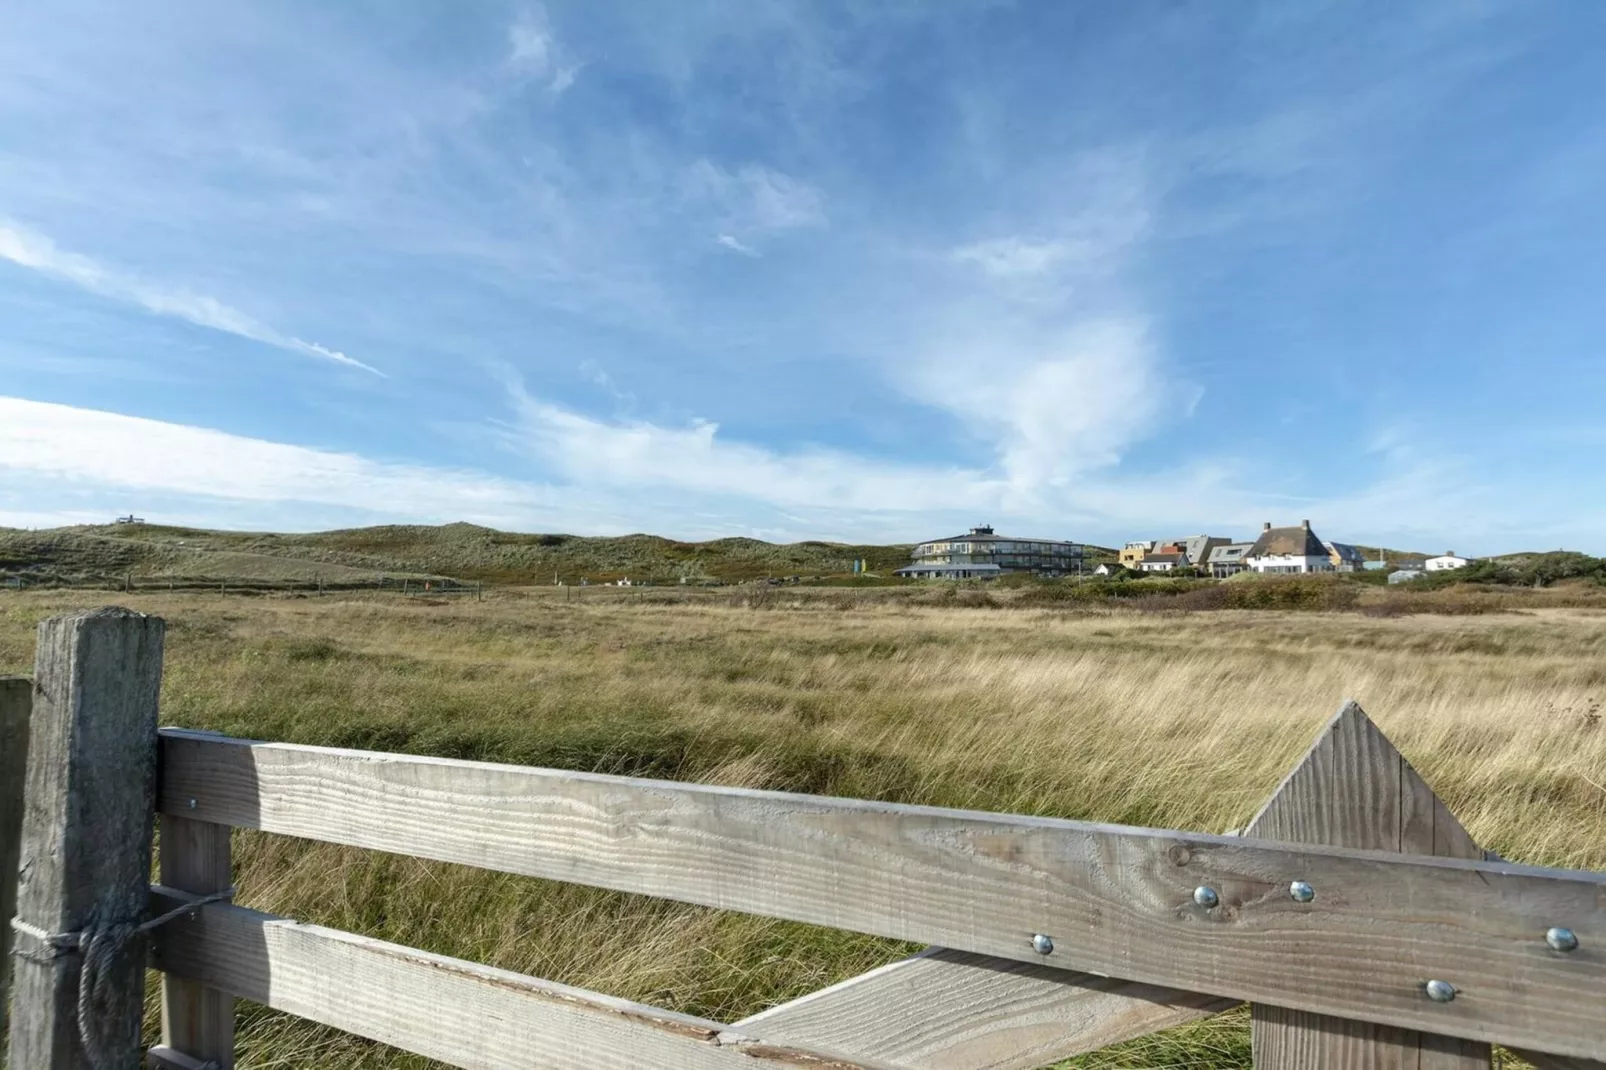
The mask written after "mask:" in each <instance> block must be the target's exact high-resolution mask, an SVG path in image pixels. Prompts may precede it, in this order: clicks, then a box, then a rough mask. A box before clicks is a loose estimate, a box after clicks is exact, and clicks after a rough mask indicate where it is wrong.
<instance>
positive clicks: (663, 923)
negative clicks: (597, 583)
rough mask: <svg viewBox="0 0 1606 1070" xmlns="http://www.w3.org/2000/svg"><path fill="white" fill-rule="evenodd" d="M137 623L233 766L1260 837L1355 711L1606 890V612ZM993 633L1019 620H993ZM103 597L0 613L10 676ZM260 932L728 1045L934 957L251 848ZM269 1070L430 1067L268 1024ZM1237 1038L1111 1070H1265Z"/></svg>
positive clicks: (641, 602)
mask: <svg viewBox="0 0 1606 1070" xmlns="http://www.w3.org/2000/svg"><path fill="white" fill-rule="evenodd" d="M563 597H564V596H563V595H562V594H561V593H558V594H556V595H554V593H553V592H533V593H532V594H531V595H529V596H526V597H507V598H502V599H494V600H488V601H486V602H483V603H458V604H435V605H432V604H426V603H422V602H418V601H404V600H394V601H375V602H359V601H339V600H335V599H329V600H316V599H301V600H265V599H264V600H257V599H225V598H220V597H217V596H176V597H135V598H133V599H132V600H131V602H132V604H133V605H134V606H135V608H139V609H143V610H146V611H149V612H154V613H159V614H161V615H162V616H164V617H166V618H167V619H168V621H169V623H170V633H169V640H168V667H167V674H166V680H165V687H164V695H163V702H164V714H163V715H164V720H165V721H166V722H168V723H172V724H181V725H187V726H192V727H203V728H211V729H217V730H221V731H224V732H227V733H230V734H233V735H239V736H251V737H257V738H268V739H278V740H291V741H299V742H307V743H319V744H332V745H342V746H356V747H369V748H374V749H382V750H395V751H410V752H417V753H429V754H437V755H446V756H454V757H463V758H475V759H487V760H498V761H510V762H520V763H526V764H539V765H551V766H559V767H565V768H576V769H589V770H601V771H607V772H615V773H625V774H640V775H651V776H663V777H672V778H680V779H688V780H699V781H705V782H714V783H724V784H737V785H745V786H752V787H765V788H780V789H788V790H800V791H810V792H820V793H829V794H839V795H852V796H860V797H874V798H882V799H890V800H897V801H904V802H921V803H932V804H938V805H950V806H964V807H973V808H980V809H995V810H1010V811H1018V812H1026V813H1040V814H1054V815H1060V816H1066V817H1075V818H1087V819H1097V820H1102V821H1115V822H1124V823H1135V824H1145V825H1159V826H1168V827H1176V828H1186V829H1202V830H1209V831H1223V830H1226V829H1229V828H1235V827H1238V826H1240V825H1242V824H1243V823H1244V822H1245V821H1246V820H1247V819H1248V817H1249V816H1250V815H1251V814H1252V813H1253V812H1254V811H1255V809H1256V808H1257V807H1258V805H1259V804H1260V802H1261V801H1262V800H1263V799H1264V798H1265V797H1266V795H1267V794H1268V793H1269V792H1270V791H1271V790H1272V789H1273V788H1274V787H1275V786H1276V784H1277V783H1278V781H1279V780H1280V778H1281V777H1282V775H1283V774H1284V773H1285V772H1286V771H1287V770H1288V768H1289V767H1290V766H1291V765H1292V764H1293V763H1294V762H1295V761H1296V760H1297V759H1298V757H1299V755H1300V754H1301V753H1302V752H1303V750H1304V749H1305V748H1306V747H1307V746H1308V745H1309V743H1310V741H1311V739H1312V738H1313V736H1314V734H1315V732H1316V731H1317V729H1318V728H1319V726H1320V725H1321V723H1322V722H1323V721H1324V720H1325V718H1326V717H1328V716H1329V715H1331V713H1332V712H1333V711H1334V710H1336V709H1337V708H1338V705H1339V704H1340V702H1341V701H1342V700H1343V699H1344V698H1347V697H1354V698H1357V699H1359V700H1360V701H1361V702H1362V703H1363V705H1364V706H1365V707H1366V708H1367V710H1368V712H1369V713H1370V714H1371V715H1372V716H1373V717H1374V719H1376V720H1377V721H1378V723H1379V724H1380V725H1381V726H1382V728H1383V729H1384V731H1385V732H1387V733H1388V734H1389V736H1390V737H1391V738H1392V739H1394V741H1395V742H1396V743H1397V744H1398V745H1399V746H1400V748H1401V750H1402V751H1404V753H1405V754H1406V756H1407V757H1408V758H1409V759H1410V760H1411V761H1412V763H1413V764H1415V765H1416V766H1417V768H1418V769H1419V770H1421V772H1422V773H1423V775H1424V776H1426V777H1427V779H1428V780H1429V782H1430V783H1432V784H1433V785H1434V787H1435V788H1436V789H1437V790H1438V791H1439V793H1440V794H1441V795H1442V796H1443V797H1444V798H1445V800H1446V801H1447V802H1448V803H1449V805H1450V806H1451V808H1452V809H1454V810H1455V811H1456V812H1457V813H1458V814H1459V815H1460V816H1461V817H1462V819H1463V821H1464V822H1465V823H1466V825H1467V827H1468V828H1469V830H1470V831H1471V832H1472V834H1473V835H1474V836H1475V837H1477V838H1478V839H1479V840H1480V841H1482V842H1483V843H1484V844H1485V845H1487V846H1489V847H1492V848H1494V849H1495V850H1498V851H1499V852H1500V853H1501V854H1502V855H1505V856H1506V857H1508V858H1512V859H1516V860H1521V861H1530V862H1536V863H1544V864H1550V865H1560V866H1569V867H1582V868H1597V869H1599V868H1606V724H1602V719H1601V711H1602V700H1603V699H1606V614H1601V613H1599V612H1596V611H1591V610H1554V611H1549V610H1547V611H1541V612H1535V613H1529V614H1525V615H1509V614H1493V615H1484V616H1476V617H1437V616H1434V617H1408V618H1398V619H1373V618H1368V617H1362V616H1357V615H1353V614H1345V615H1338V614H1315V613H1298V614H1295V613H1284V614H1278V613H1252V612H1222V613H1191V614H1177V615H1165V614H1160V615H1155V614H1147V613H1142V612H1136V611H1111V610H1100V611H1095V612H1083V613H1081V614H1068V613H1064V612H1059V611H1053V610H1043V609H1028V608H998V607H997V605H996V603H994V604H992V605H990V606H986V605H985V604H984V607H983V608H963V607H961V606H957V605H942V604H937V605H920V604H914V603H912V602H911V601H910V600H907V599H889V600H878V599H875V598H863V597H859V596H848V595H844V594H842V593H836V594H831V595H818V596H810V595H806V594H791V593H788V594H787V595H785V596H784V597H765V598H760V599H758V600H756V603H755V604H756V605H757V606H759V607H760V608H749V607H744V606H742V605H733V604H731V600H730V599H729V597H728V596H717V597H682V596H680V595H679V594H675V595H673V596H667V597H659V596H653V597H651V598H642V597H640V596H639V595H638V596H631V595H627V594H608V593H604V592H592V593H590V594H588V595H587V599H588V600H587V601H584V602H578V603H574V602H566V601H563V600H562V599H563ZM989 602H990V603H991V602H993V600H989ZM82 604H85V603H84V601H83V599H82V597H81V596H80V597H67V596H47V595H26V594H25V595H21V596H11V597H7V598H4V599H0V672H3V671H16V670H22V669H26V667H27V666H28V665H29V663H30V662H31V659H32V627H33V624H34V622H35V621H36V620H38V619H39V618H40V617H43V616H46V615H49V614H52V613H56V612H62V611H64V610H67V609H69V608H73V607H76V606H79V605H82ZM236 842H237V851H236V864H237V868H238V873H239V883H240V887H241V890H242V894H241V900H242V901H243V902H245V903H248V904H250V905H252V906H256V907H260V908H262V909H267V910H272V911H275V912H279V913H283V914H288V915H292V916H295V917H299V918H303V919H306V920H310V921H317V922H320V923H323V924H328V925H334V926H336V927H339V928H344V929H349V930H353V931H358V932H364V933H369V934H372V935H375V936H379V937H382V938H385V939H390V940H395V941H398V942H401V943H405V944H409V945H413V946H418V947H424V948H429V949H431V950H435V951H439V952H443V953H447V954H453V955H460V956H463V957H466V958H472V959H476V960H480V961H485V962H491V963H495V964H497V965H500V966H504V967H508V968H511V969H516V970H521V971H525V972H528V973H533V974H538V975H540V976H545V977H551V978H555V979H557V980H561V981H565V982H568V983H571V984H579V985H584V986H587V987H591V988H595V989H600V990H602V991H606V992H611V993H615V994H618V995H622V996H627V997H630V998H633V999H639V1000H643V1001H647V1002H652V1003H657V1004H661V1005H665V1006H670V1007H674V1008H677V1009H681V1010H686V1011H690V1012H693V1013H699V1014H705V1015H709V1016H711V1017H716V1018H724V1019H727V1020H729V1019H732V1018H735V1017H739V1016H742V1015H744V1014H747V1013H751V1012H753V1011H755V1010H757V1009H759V1008H761V1007H763V1006H765V1005H767V1004H770V1003H774V1002H777V1001H780V1000H784V999H787V998H791V997H793V996H796V995H799V994H801V993H803V992H806V991H809V990H811V989H814V988H818V987H820V986H822V985H824V984H827V983H830V982H832V981H835V980H837V979H840V978H842V977H845V976H849V975H851V974H853V973H857V972H860V971H862V970H864V969H868V968H870V967H872V966H874V965H877V964H879V963H881V962H885V961H888V960H890V959H892V958H895V957H898V956H899V955H900V954H902V953H904V952H905V951H906V950H907V949H905V948H902V947H899V946H897V945H893V944H890V943H888V942H886V941H881V940H875V939H871V938H868V937H862V936H857V935H854V934H847V933H840V932H834V931H829V930H821V929H815V928H811V927H808V926H800V925H793V924H788V923H781V922H773V921H766V920H763V919H757V918H751V917H747V916H743V915H735V914H727V913H722V912H718V911H710V910H704V909H701V908H694V907H688V906H683V905H679V904H673V903H666V902H661V901H656V900H652V899H647V898H642V897H637V896H628V895H621V894H616V893H610V892H604V891H599V890H595V889H587V888H577V887H571V886H565V885H560V884H553V883H549V882H543V881H536V880H530V879H525V878H517V877H510V876H505V875H497V874H486V873H480V872H477V871H473V870H468V869H464V868H461V867H455V866H447V865H440V864H433V863H424V862H419V861H417V860H413V859H406V858H398V857H392V856H384V855H377V854H371V853H366V852H359V851H353V850H346V849H342V848H335V847H329V846H326V845H314V844H308V843H304V842H300V841H295V840H289V839H284V838H278V837H268V836H261V835H254V834H241V835H239V836H238V837H237V841H236ZM240 1048H241V1053H242V1065H243V1066H251V1067H270V1066H272V1067H280V1066H306V1065H312V1064H316V1065H320V1066H329V1067H341V1068H357V1067H378V1066H387V1067H388V1066H395V1067H415V1066H418V1067H421V1066H425V1065H429V1064H426V1063H425V1062H424V1061H422V1060H418V1059H414V1058H412V1057H408V1056H403V1055H401V1054H399V1053H396V1052H394V1051H390V1050H387V1049H384V1048H380V1047H378V1046H374V1045H370V1044H367V1043H365V1042H360V1041H356V1040H353V1039H350V1038H345V1037H341V1036H338V1035H336V1034H333V1033H331V1032H330V1031H327V1030H322V1029H317V1028H314V1027H311V1026H308V1025H306V1024H305V1023H300V1022H293V1021H290V1020H287V1019H284V1018H282V1017H280V1016H277V1015H274V1014H271V1013H268V1012H265V1011H262V1010H260V1009H244V1010H243V1014H242V1024H241V1033H240ZM1247 1058H1248V1053H1247V1040H1246V1030H1245V1028H1244V1020H1243V1017H1242V1016H1241V1015H1238V1016H1235V1017H1228V1018H1226V1019H1224V1020H1223V1019H1217V1020H1216V1021H1214V1022H1212V1023H1210V1024H1208V1025H1204V1026H1196V1027H1193V1028H1190V1029H1185V1030H1180V1031H1177V1032H1174V1033H1172V1034H1167V1035H1164V1036H1161V1037H1159V1038H1156V1039H1154V1040H1151V1041H1147V1042H1142V1043H1138V1044H1135V1045H1128V1046H1126V1047H1124V1048H1122V1049H1119V1050H1116V1051H1113V1052H1110V1053H1105V1054H1102V1055H1100V1056H1097V1057H1090V1058H1088V1059H1085V1060H1083V1061H1081V1062H1080V1063H1078V1065H1085V1066H1101V1067H1114V1066H1192V1067H1236V1066H1247V1065H1248V1062H1247Z"/></svg>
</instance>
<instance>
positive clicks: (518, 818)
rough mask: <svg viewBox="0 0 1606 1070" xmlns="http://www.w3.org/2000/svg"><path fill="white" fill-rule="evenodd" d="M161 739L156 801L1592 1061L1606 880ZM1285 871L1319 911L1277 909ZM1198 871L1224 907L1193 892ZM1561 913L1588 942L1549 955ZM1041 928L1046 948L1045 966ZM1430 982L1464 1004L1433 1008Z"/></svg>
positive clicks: (243, 822)
mask: <svg viewBox="0 0 1606 1070" xmlns="http://www.w3.org/2000/svg"><path fill="white" fill-rule="evenodd" d="M164 755H165V758H164V761H165V770H166V776H165V777H164V787H163V797H162V799H163V801H162V806H163V810H164V812H169V813H179V814H185V813H188V814H190V815H192V816H194V817H196V818H198V819H200V820H207V821H215V822H218V823H222V824H231V825H238V826H245V827H250V828H259V829H263V830H266V831H269V832H277V833H283V834H288V835H296V836H307V837H311V838H314V839H320V840H326V841H330V842H335V843H343V844H349V845H352V846H357V847H367V848H374V849H378V850H385V851H394V852H398V853H402V854H409V855H414V856H418V857H423V858H431V859H437V860H441V861H448V862H457V863H463V864H467V865H473V866H480V867H483V868H488V869H495V870H502V871H505V872H511V873H523V874H528V875H531V876H539V877H547V878H551V879H556V880H564V881H571V882H576V883H581V884H590V885H595V886H600V887H605V888H614V889H618V890H622V891H629V892H640V893H645V894H649V895H657V896H661V897H665V898H671V899H678V900H683V901H686V902H693V903H701V904H705V905H707V906H713V907H722V908H727V909H733V910H742V911H747V912H750V913H755V914H763V915H769V916H773V917H783V918H790V919H793V920H797V921H805V922H812V923H815V924H820V925H828V926H833V927H836V928H842V929H850V930H854V931H859V932H867V933H875V934H877V935H881V936H887V937H892V938H894V939H902V940H910V941H915V942H919V943H922V944H932V945H936V946H939V947H949V948H954V949H956V950H961V951H971V952H975V953H978V954H986V955H995V956H998V957H1002V958H1010V959H1016V960H1019V961H1027V962H1037V963H1042V964H1045V965H1050V966H1055V967H1058V968H1064V969H1075V970H1082V971H1086V972H1089V973H1099V974H1104V975H1107V976H1116V977H1124V978H1128V979H1131V980H1136V981H1142V982H1144V983H1147V984H1156V985H1164V986H1167V987H1171V988H1177V989H1181V990H1184V991H1191V992H1207V993H1212V994H1215V995H1220V996H1223V997H1229V998H1236V999H1253V1000H1257V1001H1261V1002H1275V1003H1277V1004H1278V1005H1283V1006H1293V1007H1296V1008H1299V1009H1303V1010H1311V1011H1316V1012H1319V1013H1322V1014H1331V1015H1337V1016H1341V1017H1351V1018H1362V1019H1366V1020H1369V1021H1379V1022H1382V1023H1384V1024H1389V1025H1397V1026H1401V1027H1407V1028H1427V1029H1429V1030H1431V1031H1433V1032H1439V1033H1445V1034H1451V1035H1459V1036H1464V1037H1468V1038H1470V1039H1475V1040H1500V1041H1503V1042H1506V1043H1512V1044H1519V1045H1526V1046H1531V1047H1534V1048H1538V1049H1541V1050H1545V1049H1548V1050H1552V1051H1557V1052H1559V1053H1560V1054H1566V1055H1587V1056H1591V1057H1599V1056H1600V1055H1602V1054H1606V1016H1602V1015H1600V1014H1599V1013H1598V1012H1599V1006H1600V1000H1601V999H1602V997H1603V994H1606V954H1603V953H1602V950H1601V949H1606V875H1602V874H1584V873H1579V874H1572V873H1562V872H1560V871H1556V870H1542V869H1537V868H1533V867H1524V866H1514V865H1510V864H1506V863H1499V862H1470V861H1459V860H1455V859H1436V858H1415V857H1411V856H1394V855H1385V854H1381V853H1377V852H1361V851H1353V850H1345V849H1341V848H1332V847H1292V846H1285V845H1278V844H1272V843H1267V842H1263V841H1256V840H1249V839H1239V838H1235V837H1227V836H1207V835H1203V834H1191V833H1178V832H1166V831H1160V830H1153V829H1128V828H1120V827H1115V826H1106V825H1093V824H1086V823H1082V822H1072V821H1060V820H1054V819H1049V818H1033V817H1022V816H1018V815H999V814H982V813H971V812H965V811H956V810H941V809H937V808H933V807H915V806H898V805H893V804H887V803H875V802H863V801H857V800H846V799H827V798H820V797H815V796H806V795H791V794H785V793H779V792H758V791H750V790H744V789H738V788H717V787H705V786H701V785H688V784H676V783H666V782H662V781H649V780H638V779H632V778H627V777H613V776H603V775H598V774H583V773H569V772H558V771H553V770H543V769H527V768H522V767H518V766H505V765H491V764H488V763H476V762H464V761H456V760H451V759H441V758H424V757H414V756H408V755H386V754H371V753H364V752H360V751H347V750H335V749H329V748H318V747H303V746H294V745H288V744H269V743H253V742H250V741H245V740H229V739H220V738H217V737H209V736H205V735H199V734H194V733H186V732H181V731H175V730H168V732H166V733H165V734H164ZM191 799H193V800H195V806H194V808H193V809H191V808H190V802H189V801H190V800H191ZM1295 877H1297V878H1300V879H1304V880H1308V881H1310V882H1312V883H1313V884H1315V885H1316V887H1317V889H1318V897H1317V899H1316V901H1315V902H1314V903H1313V904H1309V905H1306V904H1300V903H1295V902H1292V901H1291V900H1290V898H1289V896H1288V883H1289V881H1290V879H1292V878H1295ZM1205 884H1208V885H1210V886H1212V887H1214V888H1216V889H1217V890H1218V891H1219V893H1220V898H1221V902H1220V906H1218V907H1216V908H1213V909H1209V908H1205V907H1201V906H1198V905H1196V904H1195V902H1194V900H1193V898H1192V895H1193V889H1194V888H1195V887H1196V886H1198V885H1205ZM1550 925H1566V926H1567V927H1569V928H1571V929H1573V930H1574V931H1575V932H1577V933H1578V935H1579V938H1580V940H1582V941H1583V947H1582V948H1581V949H1580V951H1579V952H1576V953H1574V954H1572V955H1566V956H1562V955H1557V954H1556V953H1555V952H1552V951H1551V950H1550V949H1549V948H1547V947H1546V946H1545V944H1544V941H1543V939H1542V938H1541V934H1542V933H1543V932H1544V930H1545V928H1546V927H1547V926H1550ZM1034 933H1046V934H1048V935H1050V936H1052V937H1054V938H1055V940H1056V941H1058V943H1059V950H1057V951H1056V952H1055V953H1054V954H1053V956H1051V957H1050V959H1049V960H1047V961H1046V962H1045V961H1044V960H1043V958H1042V957H1041V956H1038V955H1036V954H1035V953H1034V952H1033V951H1032V949H1031V938H1032V935H1033V934H1034ZM1430 977H1443V978H1445V979H1447V980H1450V981H1452V982H1453V983H1455V984H1456V985H1457V987H1458V988H1459V989H1460V991H1461V995H1460V996H1459V997H1458V998H1457V999H1456V1000H1455V1001H1454V1002H1451V1003H1433V1002H1430V1001H1429V1000H1427V999H1426V998H1424V996H1423V991H1422V985H1423V983H1424V982H1425V981H1426V980H1427V979H1428V978H1430ZM1335 979H1342V981H1337V980H1335Z"/></svg>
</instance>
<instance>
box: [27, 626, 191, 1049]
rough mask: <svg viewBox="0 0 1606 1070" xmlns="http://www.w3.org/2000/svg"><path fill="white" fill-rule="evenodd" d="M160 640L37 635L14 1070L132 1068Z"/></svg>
mask: <svg viewBox="0 0 1606 1070" xmlns="http://www.w3.org/2000/svg"><path fill="white" fill-rule="evenodd" d="M162 636H163V625H162V621H161V620H160V619H159V618H156V617H148V616H146V615H144V614H142V613H135V612H132V611H131V610H126V609H97V610H91V611H88V612H84V613H75V614H72V615H70V616H65V617H55V618H52V619H51V620H46V621H43V622H41V623H40V625H39V640H38V651H37V654H36V657H35V661H34V695H33V710H32V716H31V718H30V722H29V729H28V733H29V747H28V764H27V775H26V777H25V784H26V787H25V789H24V790H25V792H26V795H25V798H24V810H23V826H22V847H21V869H20V872H21V879H20V880H19V882H18V885H17V919H18V926H17V932H16V934H15V939H16V942H17V948H16V954H15V956H14V966H15V970H16V977H15V982H14V986H13V996H12V1021H11V1046H10V1065H11V1066H13V1067H16V1068H18V1070H21V1068H23V1067H27V1068H28V1070H35V1068H39V1070H99V1068H100V1067H107V1066H116V1067H133V1066H135V1065H137V1064H138V1062H139V1057H140V1017H141V1011H142V1007H143V1003H144V992H145V954H144V953H145V947H144V943H145V942H144V940H143V938H141V937H140V936H139V935H138V933H137V930H136V926H138V925H139V924H140V923H142V922H143V921H144V919H145V916H146V910H147V905H148V902H149V884H150V864H151V824H152V816H153V813H154V807H155V789H156V742H157V741H156V708H157V694H158V692H159V690H160V687H161V677H162ZM83 984H88V985H89V988H88V990H87V992H85V993H84V995H85V997H86V999H85V1001H84V1002H83V1006H84V1009H85V1010H86V1011H87V1012H88V1013H87V1014H86V1015H85V1016H84V1018H85V1020H82V1021H81V1020H80V1016H79V1007H80V986H81V985H83Z"/></svg>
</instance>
